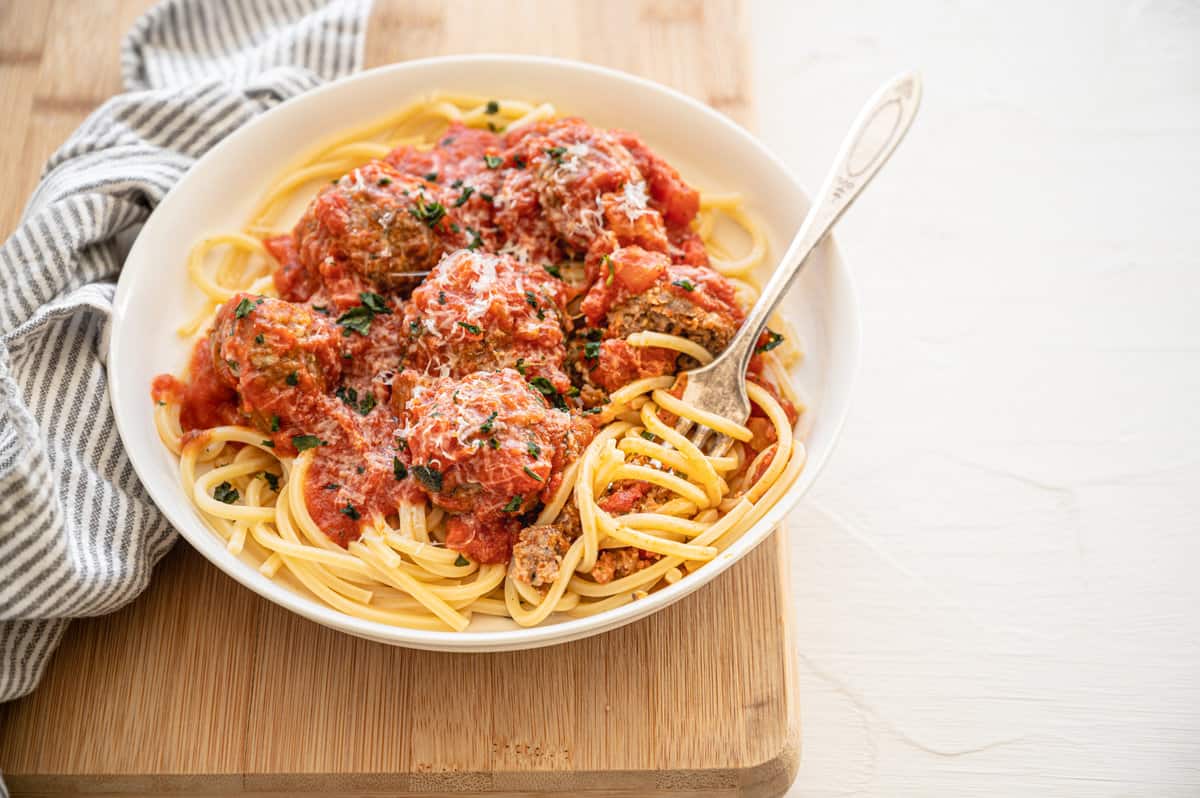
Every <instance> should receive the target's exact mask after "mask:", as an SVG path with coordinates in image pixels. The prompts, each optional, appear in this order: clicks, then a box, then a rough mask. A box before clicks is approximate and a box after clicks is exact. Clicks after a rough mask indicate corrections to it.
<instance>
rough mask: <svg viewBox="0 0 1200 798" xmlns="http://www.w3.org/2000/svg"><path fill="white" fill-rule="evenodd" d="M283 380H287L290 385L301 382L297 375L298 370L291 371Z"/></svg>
mask: <svg viewBox="0 0 1200 798" xmlns="http://www.w3.org/2000/svg"><path fill="white" fill-rule="evenodd" d="M283 381H284V382H286V383H287V384H288V385H299V384H300V378H299V377H298V376H296V372H294V371H292V372H289V373H288V375H287V376H286V377H284V378H283Z"/></svg>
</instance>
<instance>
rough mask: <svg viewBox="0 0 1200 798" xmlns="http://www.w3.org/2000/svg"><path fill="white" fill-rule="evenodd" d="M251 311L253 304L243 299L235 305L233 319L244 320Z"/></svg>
mask: <svg viewBox="0 0 1200 798" xmlns="http://www.w3.org/2000/svg"><path fill="white" fill-rule="evenodd" d="M252 310H254V303H253V302H251V301H250V300H249V299H246V298H245V297H243V298H242V301H241V302H239V303H237V307H236V308H234V310H233V317H234V318H235V319H244V318H246V315H247V314H249V313H250V311H252Z"/></svg>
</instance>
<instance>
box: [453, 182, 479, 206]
mask: <svg viewBox="0 0 1200 798" xmlns="http://www.w3.org/2000/svg"><path fill="white" fill-rule="evenodd" d="M474 193H475V187H474V186H463V187H462V193H461V194H459V195H458V199H456V200H455V201H454V207H455V208H461V207H462V206H463V205H464V204H465V203H466V201H467V200H469V199H470V198H471V195H472V194H474Z"/></svg>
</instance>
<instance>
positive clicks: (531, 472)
mask: <svg viewBox="0 0 1200 798" xmlns="http://www.w3.org/2000/svg"><path fill="white" fill-rule="evenodd" d="M521 468H522V469H524V471H525V473H526V474H528V475H529V476H531V477H533V478H534V479H536V480H537V481H538V482H543V481H544V480H543V479H542V478H541V477H539V476H538V475H537V472H536V471H534V470H533V469H532V468H530V467H529V466H521Z"/></svg>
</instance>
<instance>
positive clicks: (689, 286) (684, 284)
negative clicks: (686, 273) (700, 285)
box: [671, 277, 696, 291]
mask: <svg viewBox="0 0 1200 798" xmlns="http://www.w3.org/2000/svg"><path fill="white" fill-rule="evenodd" d="M671 285H677V286H679V287H680V288H682V289H683V290H684V291H695V290H696V284H695V283H693V282H692V281H691V280H689V279H688V278H686V277H684V278H683V279H682V280H672V281H671Z"/></svg>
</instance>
